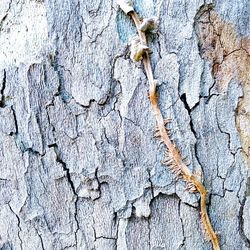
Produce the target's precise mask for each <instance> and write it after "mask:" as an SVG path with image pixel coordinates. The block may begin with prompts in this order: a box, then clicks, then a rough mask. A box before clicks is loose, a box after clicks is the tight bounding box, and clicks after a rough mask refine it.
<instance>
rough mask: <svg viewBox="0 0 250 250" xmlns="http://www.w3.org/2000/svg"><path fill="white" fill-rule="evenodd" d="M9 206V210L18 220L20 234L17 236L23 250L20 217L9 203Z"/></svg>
mask: <svg viewBox="0 0 250 250" xmlns="http://www.w3.org/2000/svg"><path fill="white" fill-rule="evenodd" d="M8 206H9V209H10V211H11V212H12V213H13V214H14V215H15V217H16V218H17V226H18V233H17V236H18V239H19V241H20V248H21V250H23V241H22V239H21V236H20V232H21V231H22V229H21V226H20V218H19V216H18V215H17V214H16V213H15V212H14V211H13V209H12V207H11V206H10V204H9V203H8Z"/></svg>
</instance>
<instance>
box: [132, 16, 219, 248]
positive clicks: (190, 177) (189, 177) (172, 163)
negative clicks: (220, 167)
mask: <svg viewBox="0 0 250 250" xmlns="http://www.w3.org/2000/svg"><path fill="white" fill-rule="evenodd" d="M128 15H130V16H131V18H132V19H133V21H134V23H135V25H136V28H137V32H138V35H139V38H140V42H141V44H143V45H145V46H147V39H146V35H145V33H144V32H142V31H141V30H140V24H141V21H140V19H139V17H138V15H137V14H136V12H135V11H130V12H129V13H128ZM142 60H143V64H144V68H145V71H146V74H147V78H148V81H149V99H150V102H151V105H152V109H153V113H154V115H155V119H156V122H157V132H156V134H157V137H159V138H160V140H161V141H162V142H163V143H164V144H165V145H166V147H167V152H166V156H165V159H164V160H163V164H165V165H167V166H168V167H169V168H170V169H171V170H172V172H174V173H175V174H176V175H177V177H178V178H182V179H183V180H185V181H186V182H187V183H188V185H189V187H190V186H191V187H192V188H193V189H195V191H198V192H199V193H200V196H201V200H200V211H201V212H200V213H201V221H202V224H203V227H204V229H205V232H206V234H207V235H208V237H209V239H210V240H211V242H212V245H213V249H214V250H219V249H220V246H219V240H218V237H217V234H216V233H215V232H214V230H213V227H212V225H211V222H210V219H209V217H208V214H207V208H206V196H207V191H206V189H205V187H204V185H203V184H202V183H201V182H200V181H199V180H198V178H197V177H196V176H195V175H194V174H192V172H191V171H190V170H189V168H188V167H187V166H186V164H185V163H184V162H183V158H182V156H181V154H180V152H179V150H178V149H177V148H176V146H175V145H174V143H173V142H172V141H171V139H170V138H169V135H168V132H167V129H166V127H165V123H166V122H165V120H164V119H163V116H162V113H161V110H160V108H159V105H158V98H157V93H156V80H154V77H153V72H152V68H151V63H150V58H149V53H148V51H145V53H144V55H143V59H142Z"/></svg>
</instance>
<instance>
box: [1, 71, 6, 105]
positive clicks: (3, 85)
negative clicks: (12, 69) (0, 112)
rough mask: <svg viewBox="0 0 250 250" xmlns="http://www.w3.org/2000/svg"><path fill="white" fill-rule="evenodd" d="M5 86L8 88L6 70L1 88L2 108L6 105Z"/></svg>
mask: <svg viewBox="0 0 250 250" xmlns="http://www.w3.org/2000/svg"><path fill="white" fill-rule="evenodd" d="M5 88H6V70H4V71H3V80H2V88H1V90H0V93H1V100H0V108H4V107H5V96H4V90H5Z"/></svg>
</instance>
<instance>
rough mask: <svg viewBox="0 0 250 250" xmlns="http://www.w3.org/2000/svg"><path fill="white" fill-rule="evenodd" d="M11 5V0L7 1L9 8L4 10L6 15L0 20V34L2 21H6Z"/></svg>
mask: <svg viewBox="0 0 250 250" xmlns="http://www.w3.org/2000/svg"><path fill="white" fill-rule="evenodd" d="M11 4H12V0H10V1H9V6H8V9H7V10H6V14H5V15H4V16H3V18H2V19H1V20H0V32H1V31H2V27H3V23H4V21H5V20H6V19H7V17H8V15H9V11H10V8H11Z"/></svg>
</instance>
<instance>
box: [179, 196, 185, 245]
mask: <svg viewBox="0 0 250 250" xmlns="http://www.w3.org/2000/svg"><path fill="white" fill-rule="evenodd" d="M178 214H179V217H180V221H181V228H182V235H183V241H182V243H181V245H180V246H179V247H178V249H182V248H183V247H184V246H185V243H186V236H185V229H184V223H183V219H182V216H181V200H179V203H178Z"/></svg>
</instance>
